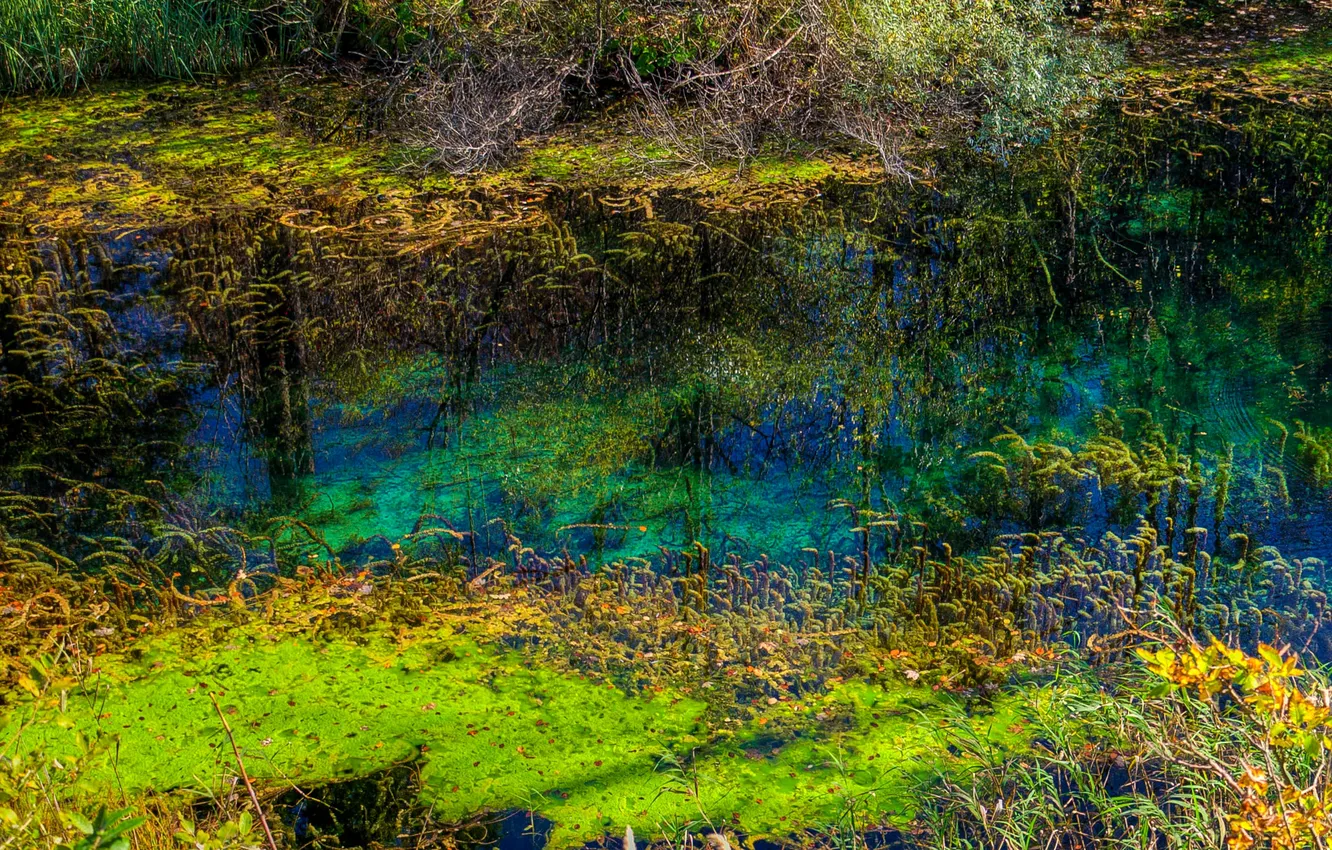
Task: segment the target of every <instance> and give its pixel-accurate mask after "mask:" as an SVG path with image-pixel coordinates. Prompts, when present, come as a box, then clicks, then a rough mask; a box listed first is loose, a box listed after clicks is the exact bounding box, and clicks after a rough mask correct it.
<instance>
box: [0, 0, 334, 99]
mask: <svg viewBox="0 0 1332 850" xmlns="http://www.w3.org/2000/svg"><path fill="white" fill-rule="evenodd" d="M310 20H311V10H310V9H309V8H307V7H306V6H305V5H304V4H303V3H300V2H295V3H286V2H279V3H276V4H274V5H272V6H268V7H264V8H259V7H256V6H254V5H252V4H250V3H249V2H246V0H12V2H8V3H4V4H0V91H8V92H28V91H66V90H69V89H74V88H78V87H79V86H82V85H86V84H88V83H90V82H93V81H95V80H99V79H103V78H107V77H117V76H145V77H156V78H169V79H192V78H196V77H200V76H216V75H219V74H225V73H228V72H231V71H235V70H238V69H240V68H242V67H245V66H246V65H248V64H250V63H252V62H254V61H256V60H257V59H260V58H263V57H266V56H278V57H281V56H284V55H289V54H291V53H293V52H295V51H296V50H297V49H299V47H300V46H301V45H302V44H303V43H304V38H305V36H306V34H307V33H308V29H307V25H308V24H309V22H310Z"/></svg>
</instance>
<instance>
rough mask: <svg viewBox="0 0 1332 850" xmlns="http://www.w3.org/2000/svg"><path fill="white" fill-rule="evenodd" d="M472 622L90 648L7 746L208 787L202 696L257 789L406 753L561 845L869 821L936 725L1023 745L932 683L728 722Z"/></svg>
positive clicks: (187, 632) (457, 803)
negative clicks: (932, 688) (507, 644)
mask: <svg viewBox="0 0 1332 850" xmlns="http://www.w3.org/2000/svg"><path fill="white" fill-rule="evenodd" d="M335 604H336V603H335ZM471 623H472V624H475V623H476V621H475V620H472V621H471ZM467 625H468V622H465V618H462V617H458V616H447V615H446V616H443V617H440V618H437V619H436V620H435V622H434V624H433V625H431V626H429V627H423V628H418V629H412V630H406V629H399V630H397V631H389V630H388V629H386V628H374V629H372V630H369V631H366V632H362V633H359V634H354V635H350V636H346V637H337V638H332V639H320V638H318V637H317V636H315V635H312V634H309V633H304V634H301V633H297V634H292V633H285V634H284V633H279V632H275V631H274V630H273V629H271V628H270V627H265V626H264V625H263V624H259V623H254V624H250V625H247V626H239V627H230V628H225V629H218V628H210V627H199V628H194V629H180V630H176V631H174V632H171V633H169V634H167V635H165V636H162V637H157V638H152V639H145V640H144V641H142V642H140V644H139V645H138V646H137V647H136V648H135V649H134V650H132V652H131V653H130V654H129V655H124V656H118V657H107V658H103V659H102V660H101V662H100V669H99V670H98V671H97V674H96V676H95V677H94V678H93V679H90V680H88V681H86V682H84V683H83V685H74V684H71V687H70V688H69V690H68V691H67V692H66V693H65V694H64V695H63V696H62V697H53V698H50V699H43V700H40V701H33V700H29V701H28V702H26V703H20V704H19V705H18V707H17V708H15V709H14V710H13V711H12V712H11V714H10V716H9V718H8V720H7V722H6V725H5V735H6V739H7V740H11V741H14V742H15V746H16V748H17V749H18V750H20V751H25V750H35V749H41V750H43V751H45V752H46V754H47V755H50V756H56V757H61V756H65V757H77V756H79V755H80V751H81V749H82V746H81V745H80V742H79V737H80V736H81V735H82V736H86V737H87V739H89V740H91V741H93V742H95V747H96V750H95V751H96V753H97V754H96V755H94V756H92V757H90V759H89V761H87V763H86V764H87V773H86V775H85V782H84V785H85V787H87V788H89V789H91V790H92V792H93V793H99V792H98V791H97V789H98V788H101V789H104V793H106V794H110V793H111V789H112V788H119V789H121V790H123V791H124V792H125V793H129V794H132V795H133V794H140V793H146V792H150V791H165V790H169V789H178V788H198V789H199V790H202V789H201V788H200V786H213V785H215V784H216V783H217V781H218V778H219V777H221V776H224V775H227V774H228V773H230V772H231V771H232V770H233V768H234V765H233V764H232V756H231V753H230V749H229V747H228V745H227V742H226V739H225V737H224V734H223V731H222V727H221V723H220V722H219V720H218V718H217V716H216V714H215V711H214V709H213V706H212V704H211V702H210V697H209V694H210V693H213V694H216V695H217V699H218V703H219V705H220V706H221V710H222V712H223V713H224V714H225V715H226V716H227V718H228V723H229V725H230V726H231V728H232V729H233V731H234V734H235V736H236V740H237V743H238V745H239V746H240V748H241V751H242V753H243V755H244V758H245V760H246V768H247V769H248V771H249V772H250V774H251V775H252V776H253V777H255V778H256V781H259V782H263V783H267V784H272V785H282V784H286V783H291V782H294V783H300V784H301V785H303V786H306V787H308V786H309V785H312V784H318V783H320V782H326V781H330V780H335V779H342V778H348V777H353V776H362V775H366V774H368V773H371V772H373V771H375V770H378V769H382V768H384V767H386V766H388V765H391V764H394V763H399V762H403V761H406V760H411V759H419V760H420V762H421V764H422V779H423V782H424V791H423V796H424V802H427V803H429V804H431V805H432V806H433V807H434V810H435V813H436V815H437V816H439V817H444V818H454V817H456V818H462V817H464V816H467V815H469V814H472V813H475V812H477V811H478V810H485V809H506V808H514V807H519V808H528V809H532V810H536V811H539V812H541V813H543V814H545V815H547V816H548V817H550V818H552V819H553V820H554V821H555V823H556V826H555V830H554V833H553V834H552V836H551V841H552V842H553V845H552V846H554V847H565V846H574V845H577V844H580V843H582V842H583V841H585V840H588V839H590V838H594V837H598V836H600V835H603V834H606V833H609V832H618V831H621V830H623V828H624V826H626V825H632V826H634V828H635V830H636V831H637V832H638V833H639V834H640V835H654V834H660V832H661V831H662V829H663V828H664V825H669V824H676V825H682V824H685V823H693V824H695V825H696V826H697V825H699V824H700V823H701V821H702V820H704V819H706V820H707V821H710V822H711V823H712V824H714V825H715V826H717V827H722V826H731V827H734V828H736V829H740V830H743V831H745V832H747V833H749V834H751V835H754V836H781V835H787V834H792V833H797V832H800V831H802V830H805V829H809V828H813V827H816V826H818V825H820V824H825V823H828V822H831V821H832V820H833V819H834V818H835V817H836V815H837V813H838V811H839V807H840V806H841V805H843V801H844V800H845V799H846V798H847V796H848V795H853V794H867V793H870V792H874V793H875V794H876V795H877V797H876V802H875V803H874V804H873V806H872V808H873V810H874V811H877V812H883V813H884V814H885V815H886V816H887V817H888V818H889V819H897V820H900V819H901V818H903V817H906V816H907V815H909V814H910V812H911V799H912V794H911V788H912V787H913V782H914V781H916V780H918V779H919V778H920V777H921V776H922V774H923V773H924V772H926V771H928V770H932V769H936V768H938V767H940V766H941V765H943V763H944V762H946V761H948V760H949V756H947V753H946V751H945V750H944V746H945V745H946V743H947V739H948V738H947V736H948V734H951V733H950V730H949V729H948V728H941V727H949V726H950V725H951V724H956V723H962V724H967V725H971V726H972V727H973V728H974V731H975V732H977V733H979V734H981V735H983V736H990V737H992V738H994V739H995V740H996V741H1004V740H1009V741H1011V740H1015V737H1014V734H1013V733H1012V731H1010V726H1011V725H1012V724H1013V723H1014V722H1015V720H1016V719H1017V715H1016V713H1015V711H1016V709H1014V708H1011V707H1010V708H1006V709H1004V710H1002V711H999V712H997V713H994V714H991V715H984V716H978V717H976V718H974V719H971V720H966V719H959V718H961V717H962V715H960V714H956V713H947V712H945V711H944V704H943V702H942V701H941V700H940V699H939V698H938V697H936V696H934V695H933V694H931V693H929V692H928V691H923V690H915V689H910V688H907V687H906V686H902V687H884V686H882V685H876V684H870V683H866V682H845V683H837V684H834V685H833V687H831V689H829V690H828V692H827V693H826V694H824V695H822V696H810V697H807V698H804V699H803V700H802V701H800V702H797V701H795V700H793V699H785V700H782V701H775V702H774V704H772V705H769V706H764V707H761V709H760V711H759V712H758V714H757V715H756V716H755V717H753V718H752V719H750V720H748V721H745V722H739V721H735V720H729V719H726V718H725V717H722V716H720V713H719V712H718V711H716V710H715V709H716V707H715V706H713V707H710V706H709V705H708V704H707V703H705V702H704V701H703V700H702V699H700V698H699V697H698V696H696V695H693V692H685V691H683V690H678V689H664V690H662V691H660V692H658V693H652V694H650V695H649V696H645V697H644V696H628V695H625V694H624V693H622V692H621V691H619V690H617V689H615V688H614V687H612V686H610V685H606V684H603V683H600V682H597V681H594V680H592V679H590V678H584V677H581V676H576V675H571V674H568V673H559V672H555V671H553V670H550V669H547V668H544V667H543V666H541V665H540V664H538V663H534V662H533V659H532V658H529V657H525V656H523V655H522V654H519V653H517V652H513V651H508V650H504V649H501V648H499V647H497V646H496V645H495V644H493V643H490V642H489V641H487V640H486V638H484V637H478V638H473V637H472V636H471V634H472V633H473V632H468V633H467V634H463V633H462V632H464V631H466V630H467ZM484 631H485V626H480V627H476V628H475V629H474V632H475V633H478V634H483V633H484ZM131 656H132V657H131ZM696 693H700V694H701V693H707V690H706V687H705V688H704V689H703V690H701V691H697V692H696ZM62 702H63V704H64V709H63V710H62V708H61V706H62ZM723 713H724V712H723ZM773 730H776V731H773ZM941 733H942V734H941ZM663 756H667V757H668V758H666V760H665V762H664V763H663ZM663 764H674V765H676V766H675V767H673V768H666V767H663ZM695 789H696V794H695Z"/></svg>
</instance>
